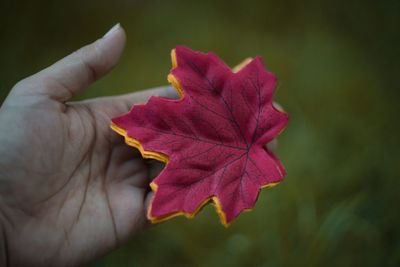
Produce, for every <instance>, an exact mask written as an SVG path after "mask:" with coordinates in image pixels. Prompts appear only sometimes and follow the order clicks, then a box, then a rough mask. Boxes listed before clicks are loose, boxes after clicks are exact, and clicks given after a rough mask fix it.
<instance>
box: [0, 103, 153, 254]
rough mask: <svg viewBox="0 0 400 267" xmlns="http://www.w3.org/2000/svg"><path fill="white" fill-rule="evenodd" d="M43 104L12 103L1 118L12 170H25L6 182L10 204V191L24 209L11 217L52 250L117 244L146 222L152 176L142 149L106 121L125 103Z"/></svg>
mask: <svg viewBox="0 0 400 267" xmlns="http://www.w3.org/2000/svg"><path fill="white" fill-rule="evenodd" d="M113 103H115V104H113ZM38 104H39V105H38V106H37V104H34V105H28V106H25V105H24V104H21V105H22V106H21V107H13V108H12V109H14V110H13V111H12V112H8V113H9V114H12V115H10V116H9V118H8V117H6V118H3V119H4V120H6V121H5V123H3V125H8V127H7V129H8V132H9V133H10V137H12V138H13V141H11V142H5V143H6V144H8V146H7V151H3V152H5V153H8V157H7V158H8V160H9V161H10V162H9V164H7V166H6V167H7V172H6V173H7V174H8V176H9V177H23V178H21V179H15V178H14V179H13V180H11V181H9V182H8V183H7V184H6V188H3V189H4V191H5V193H6V195H5V196H4V198H5V200H6V203H7V195H8V194H9V195H10V196H14V198H13V201H12V203H9V205H7V206H11V207H13V208H14V209H15V208H17V209H18V211H19V212H18V213H17V214H16V213H13V212H12V213H11V214H10V215H9V216H7V217H9V218H10V220H15V222H12V223H13V226H14V227H13V228H15V234H17V235H18V236H19V238H21V239H23V240H21V241H24V243H26V244H27V245H28V244H29V243H31V242H32V243H31V244H32V245H33V243H34V242H35V240H37V239H40V240H41V241H40V242H43V244H47V245H48V244H51V246H50V247H51V248H52V249H53V251H48V253H47V254H48V255H49V257H67V258H70V259H71V258H73V257H72V256H73V255H75V256H76V257H79V258H80V259H81V258H82V257H84V255H85V254H88V253H89V255H90V254H91V253H93V252H92V251H88V250H90V248H91V247H93V246H94V245H95V243H98V242H100V243H103V244H107V247H105V248H104V251H107V250H110V249H112V248H113V246H116V245H117V244H118V242H119V241H120V239H124V238H125V237H127V236H130V234H131V233H132V232H134V231H135V230H136V228H141V227H142V226H143V224H144V223H145V216H144V214H145V205H144V200H145V196H146V190H147V186H148V179H149V175H150V174H149V169H148V165H147V164H145V162H144V161H143V160H142V159H141V157H140V155H139V154H138V153H137V152H136V150H135V149H133V148H130V147H128V146H126V145H125V144H124V143H123V140H122V139H121V138H120V137H119V136H117V135H116V134H114V133H113V132H112V131H111V130H110V129H109V127H108V125H109V122H110V118H111V117H112V116H115V115H116V114H120V113H121V112H125V111H126V110H125V111H123V109H124V107H122V106H121V105H122V104H121V103H118V102H116V101H115V99H114V101H112V98H110V99H99V100H96V101H88V102H82V103H74V104H71V105H69V106H67V108H66V109H65V110H63V111H62V110H60V106H59V105H58V104H55V103H47V102H45V103H41V102H40V103H38ZM118 105H120V106H118ZM10 108H11V107H10ZM125 108H126V107H125ZM99 110H101V111H99ZM7 120H9V122H7ZM13 121H18V122H19V124H18V125H13V123H12V122H13ZM60 129H62V130H60ZM15 137H18V138H15ZM22 151H23V153H20V152H22ZM41 152H45V153H41ZM4 158H5V157H4ZM28 175H29V180H28V181H27V179H25V177H27V176H28ZM5 178H6V179H7V177H5ZM7 189H8V190H7ZM15 195H18V198H17V199H16V200H15ZM5 213H7V211H5ZM18 222H23V225H19V223H18ZM12 240H14V238H12ZM16 240H18V238H17V239H16ZM17 243H18V244H20V242H17ZM10 246H12V244H10ZM109 246H111V247H109ZM35 248H38V246H37V243H36V244H35V245H34V246H29V245H28V246H27V247H26V248H25V249H27V250H32V255H31V256H32V257H35V255H38V254H37V252H38V251H35ZM26 252H27V251H25V253H26ZM99 253H101V252H100V251H99ZM68 254H69V255H68ZM38 256H40V257H43V255H38ZM52 260H53V259H52Z"/></svg>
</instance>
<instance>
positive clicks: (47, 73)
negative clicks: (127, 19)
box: [10, 23, 126, 102]
mask: <svg viewBox="0 0 400 267" xmlns="http://www.w3.org/2000/svg"><path fill="white" fill-rule="evenodd" d="M125 42H126V35H125V31H124V30H123V28H122V27H121V26H120V25H119V23H118V24H117V25H115V26H114V27H113V28H111V29H110V30H109V31H108V32H107V33H106V34H105V35H104V36H103V37H102V38H100V39H98V40H97V41H95V42H94V43H92V44H89V45H87V46H85V47H83V48H81V49H79V50H77V51H75V52H74V53H72V54H70V55H69V56H67V57H65V58H63V59H61V60H60V61H58V62H56V63H55V64H53V65H51V66H50V67H48V68H46V69H44V70H42V71H40V72H38V73H37V74H35V75H32V76H30V77H28V78H26V79H24V80H22V81H20V82H19V83H18V84H17V85H16V86H15V87H14V89H13V91H16V92H15V93H16V94H18V95H21V94H23V95H26V94H27V95H35V96H38V95H40V96H46V97H49V98H51V99H53V100H56V101H59V102H65V101H68V100H69V99H71V98H72V97H73V96H75V95H76V94H78V93H79V92H80V91H82V90H83V89H85V88H87V87H88V86H89V85H90V84H92V83H93V82H95V81H96V80H98V79H100V78H101V77H103V76H104V75H106V74H107V73H108V72H109V71H110V70H111V69H112V68H113V67H114V66H115V65H116V64H117V63H118V61H119V59H120V57H121V54H122V51H123V49H124V46H125ZM12 93H13V92H11V93H10V94H12Z"/></svg>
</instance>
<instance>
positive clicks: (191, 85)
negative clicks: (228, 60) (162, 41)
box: [111, 46, 289, 226]
mask: <svg viewBox="0 0 400 267" xmlns="http://www.w3.org/2000/svg"><path fill="white" fill-rule="evenodd" d="M171 54H172V65H173V68H172V70H171V74H170V75H169V76H168V80H169V81H170V82H171V83H172V85H174V87H175V88H176V89H177V91H178V92H179V94H180V96H181V98H180V99H178V100H172V99H168V98H164V97H157V96H153V97H151V98H150V99H149V101H148V102H147V104H140V105H135V106H134V107H133V108H132V109H131V111H130V112H129V113H127V114H125V115H122V116H119V117H116V118H114V119H112V125H111V127H112V128H113V129H114V130H115V131H117V132H118V133H120V134H121V135H124V136H125V140H126V143H127V144H129V145H131V146H134V147H136V148H138V149H139V150H140V152H141V153H142V156H143V157H144V158H154V159H157V160H160V161H163V162H165V163H167V165H166V167H165V168H164V170H163V171H162V172H161V173H160V174H159V175H158V177H156V178H155V179H154V180H153V182H152V183H151V184H150V186H151V188H152V190H153V191H154V192H155V194H154V196H153V198H152V200H151V203H150V206H149V209H148V218H149V219H150V220H151V221H152V222H160V221H164V220H166V219H169V218H171V217H174V216H177V215H185V216H186V217H189V218H191V217H193V216H194V215H195V214H196V213H197V212H198V211H199V210H200V208H201V207H202V206H203V205H204V204H206V203H207V202H209V201H213V202H214V203H215V206H216V208H217V212H218V214H219V215H220V218H221V222H222V224H223V225H225V226H227V225H228V224H229V223H230V222H231V221H232V220H233V219H234V218H235V217H237V216H238V215H239V213H240V212H241V211H243V210H248V209H251V208H252V207H253V206H254V205H255V202H256V200H257V197H258V194H259V191H260V188H263V187H268V186H272V185H275V184H277V183H279V182H280V181H281V180H282V179H283V176H284V175H285V170H284V169H283V166H282V165H281V163H280V162H279V160H278V159H277V158H276V157H275V155H274V154H273V153H272V152H271V151H269V150H268V149H267V148H266V147H265V146H264V145H265V144H266V143H267V142H269V141H271V140H272V139H273V138H274V137H275V136H276V135H277V134H279V133H280V132H281V131H282V130H283V128H284V127H285V125H286V124H287V122H288V119H289V115H287V114H285V113H283V112H281V111H279V110H277V109H276V108H275V107H274V106H273V105H272V98H273V91H274V86H275V83H276V78H275V76H274V75H273V74H272V73H270V72H268V71H266V70H265V67H264V64H263V62H262V59H261V58H260V57H256V58H254V59H253V60H251V61H250V62H248V63H247V62H246V63H247V64H245V66H244V67H242V68H241V69H240V70H239V71H237V72H236V73H235V72H233V71H232V70H231V69H230V68H229V67H228V66H227V65H226V64H225V63H224V62H223V61H222V60H220V59H219V58H218V57H217V56H216V55H215V54H213V53H208V54H204V53H201V52H193V51H192V50H190V49H188V48H186V47H183V46H177V47H176V49H174V50H173V51H172V53H171Z"/></svg>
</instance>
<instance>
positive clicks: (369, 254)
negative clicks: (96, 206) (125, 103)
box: [0, 0, 400, 266]
mask: <svg viewBox="0 0 400 267" xmlns="http://www.w3.org/2000/svg"><path fill="white" fill-rule="evenodd" d="M0 10H1V11H0V14H1V16H0V36H1V37H0V38H1V42H0V102H1V101H2V100H3V99H4V98H5V97H6V95H7V93H8V92H9V90H10V89H11V88H12V86H13V85H14V84H15V83H16V82H17V81H18V80H20V79H22V78H24V77H26V76H28V75H30V74H32V73H35V72H37V71H39V70H40V69H42V68H44V67H46V66H48V65H50V64H52V63H53V62H55V61H56V60H58V59H60V58H61V57H63V56H65V55H67V54H69V53H71V52H72V51H74V50H76V49H78V48H79V47H81V46H83V45H85V44H87V43H90V42H92V41H94V40H95V39H97V38H99V37H101V36H102V35H103V34H104V33H105V32H106V31H107V30H108V28H110V27H111V26H113V24H115V23H117V22H120V23H121V25H122V26H123V27H124V28H125V30H126V32H127V35H128V43H127V47H126V50H125V53H124V55H123V57H122V60H121V62H120V64H119V65H118V66H117V68H116V69H115V70H114V71H113V72H112V73H111V74H110V75H108V76H107V77H106V78H104V79H102V80H101V81H99V82H97V83H95V84H94V85H92V86H91V87H90V88H88V89H87V90H86V91H85V92H83V93H82V94H81V95H80V96H79V97H78V99H85V98H90V97H96V96H103V95H114V94H121V93H128V92H132V91H135V90H140V89H145V88H150V87H154V86H159V85H164V84H166V83H167V81H166V77H167V74H168V73H169V70H170V68H171V62H170V55H169V54H170V50H171V49H172V48H173V47H174V46H175V45H178V44H183V45H186V46H188V47H190V48H192V49H194V50H200V51H204V52H206V51H214V52H215V53H216V54H218V55H219V56H220V57H221V58H222V59H224V60H225V61H226V62H227V63H228V64H229V65H231V66H234V65H236V64H237V63H239V62H240V61H241V60H242V59H244V58H246V57H249V56H251V57H254V56H256V55H259V56H262V57H263V59H264V62H265V64H266V67H267V69H268V70H270V71H272V72H273V73H275V74H276V76H277V77H278V79H279V80H280V82H281V86H280V88H279V90H278V91H277V92H276V100H277V101H278V102H279V103H281V105H282V106H283V107H284V108H285V110H286V111H287V112H288V113H289V114H290V115H291V121H290V122H289V125H288V127H287V128H286V130H285V131H284V133H283V134H282V135H281V136H280V137H279V147H278V150H277V155H278V157H279V158H280V159H281V161H282V162H283V164H284V165H285V167H286V169H287V173H288V174H287V176H286V178H285V181H284V182H283V183H281V184H280V185H279V186H277V187H274V188H273V189H269V190H262V192H261V193H260V197H259V200H258V202H257V204H256V207H255V208H254V210H253V211H252V212H245V213H242V214H241V215H240V216H239V217H238V218H237V219H236V220H235V221H234V222H233V223H232V225H231V226H230V227H229V228H228V229H225V228H224V227H223V226H222V225H220V223H219V218H218V216H217V215H216V213H215V211H214V209H213V208H212V206H208V207H206V208H205V209H204V210H203V211H202V212H200V213H199V214H198V215H197V216H196V217H195V219H193V220H188V219H186V218H174V219H172V220H170V221H168V222H165V223H163V224H161V225H157V226H155V227H152V228H150V229H148V230H145V231H143V232H142V233H140V234H138V235H137V236H136V237H134V238H133V239H132V240H131V241H130V242H129V243H128V244H126V245H125V246H123V247H121V248H120V249H119V250H117V251H115V252H113V253H111V254H109V255H107V256H106V257H104V258H102V259H100V260H98V261H97V262H95V263H93V264H92V265H91V266H156V265H157V266H166V265H175V266H181V265H193V266H221V265H226V266H286V265H292V266H302V265H307V266H309V265H330V266H395V265H397V266H398V265H399V264H400V243H399V242H400V230H399V228H398V226H399V222H400V220H399V219H400V218H399V217H400V216H399V203H400V192H399V190H400V187H399V185H400V182H399V180H400V177H399V176H400V175H399V174H400V170H399V164H400V159H399V152H398V150H399V148H400V146H399V145H400V142H399V137H400V134H399V132H400V131H399V114H400V113H399V96H400V92H399V89H400V88H399V82H398V77H399V75H400V72H399V71H400V69H399V60H400V46H399V28H400V27H399V25H400V18H399V14H400V1H394V0H392V1H359V2H357V1H344V0H337V1H334V0H332V1H294V0H283V1H211V0H209V1H206V0H203V1H128V0H114V1H104V0H98V1H50V0H49V1H2V2H1V4H0Z"/></svg>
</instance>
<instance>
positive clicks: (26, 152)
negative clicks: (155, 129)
mask: <svg viewBox="0 0 400 267" xmlns="http://www.w3.org/2000/svg"><path fill="white" fill-rule="evenodd" d="M125 40H126V36H125V32H124V30H123V28H122V27H120V26H119V25H116V27H114V28H112V29H111V30H110V31H109V32H108V33H107V34H106V35H105V36H104V37H102V38H100V39H99V40H97V41H95V42H94V43H92V44H90V45H88V46H85V47H83V48H81V49H80V50H78V51H76V52H74V53H72V54H71V55H69V56H67V57H65V58H64V59H62V60H60V61H58V62H57V63H55V64H54V65H52V66H50V67H48V68H46V69H44V70H42V71H40V72H39V73H37V74H35V75H32V76H30V77H28V78H26V79H24V80H22V81H20V82H19V83H17V84H16V85H15V86H14V88H13V89H12V90H11V92H10V94H9V95H8V97H7V99H6V100H5V101H4V103H3V104H2V106H1V108H0V266H79V265H83V264H86V263H89V262H91V261H93V260H94V259H97V258H99V257H101V256H102V255H104V254H106V253H107V252H109V251H112V250H113V249H115V248H117V247H118V246H119V245H121V244H122V243H123V242H125V241H127V240H128V239H129V238H131V237H132V236H133V235H134V234H135V233H136V232H137V231H139V230H141V229H143V227H145V226H146V224H147V219H146V209H147V206H148V203H149V200H150V197H151V195H152V192H151V191H150V190H149V183H150V181H151V180H152V178H154V177H155V176H156V175H157V174H158V173H159V171H160V170H161V168H162V164H155V163H154V161H150V162H149V161H145V160H143V159H142V158H141V156H140V153H139V152H138V151H137V150H136V149H135V148H132V147H129V146H127V145H126V144H125V143H124V140H123V138H122V137H121V136H119V135H118V134H116V133H115V132H113V131H112V130H110V128H109V125H110V121H111V118H112V117H115V116H118V115H121V114H123V113H126V112H128V111H129V110H130V108H131V107H132V105H133V104H135V103H138V102H145V101H147V99H148V98H149V97H150V96H152V95H159V96H166V97H169V98H177V97H178V94H177V92H176V91H175V89H174V88H172V87H169V86H166V87H159V88H155V89H150V90H145V91H141V92H137V93H132V94H127V95H121V96H112V97H101V98H95V99H91V100H86V101H79V102H69V100H70V99H71V98H72V97H73V96H75V95H77V94H78V93H79V92H80V91H82V90H84V89H85V88H87V87H88V86H89V85H90V84H92V83H93V82H95V81H96V80H98V79H100V78H101V77H103V76H104V75H106V74H107V73H108V72H109V71H110V70H111V69H112V68H113V67H114V66H115V65H116V64H117V62H118V61H119V58H120V56H121V54H122V51H123V49H124V46H125ZM270 145H271V146H273V147H274V146H275V145H276V142H275V141H274V142H273V143H272V144H270Z"/></svg>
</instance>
